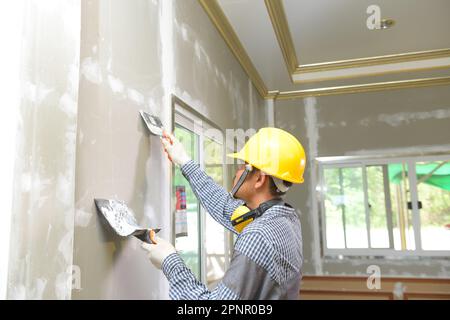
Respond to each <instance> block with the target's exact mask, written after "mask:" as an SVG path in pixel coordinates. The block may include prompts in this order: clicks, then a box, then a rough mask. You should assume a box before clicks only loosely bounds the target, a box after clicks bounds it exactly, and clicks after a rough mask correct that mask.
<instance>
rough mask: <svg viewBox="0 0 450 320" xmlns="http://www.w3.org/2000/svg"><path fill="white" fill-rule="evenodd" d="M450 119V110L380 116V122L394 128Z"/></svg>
mask: <svg viewBox="0 0 450 320" xmlns="http://www.w3.org/2000/svg"><path fill="white" fill-rule="evenodd" d="M447 118H450V109H439V110H433V111H430V112H411V113H409V112H400V113H395V114H380V115H379V116H378V121H380V122H384V123H387V124H388V125H390V126H392V127H398V126H400V125H402V124H409V123H411V122H415V121H418V120H427V119H438V120H442V119H447Z"/></svg>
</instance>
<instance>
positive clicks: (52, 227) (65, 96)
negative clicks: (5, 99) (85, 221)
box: [7, 0, 80, 299]
mask: <svg viewBox="0 0 450 320" xmlns="http://www.w3.org/2000/svg"><path fill="white" fill-rule="evenodd" d="M22 5H23V7H22V8H21V10H23V11H22V14H23V18H24V25H23V28H22V29H23V33H22V34H18V35H17V36H18V37H20V39H22V51H21V52H22V53H21V55H20V57H21V72H20V74H21V78H20V79H21V82H20V91H21V101H20V107H19V110H18V113H19V124H18V125H19V127H18V134H17V139H16V153H15V170H14V187H13V195H12V196H13V206H12V224H11V239H10V258H9V270H8V290H7V297H8V298H9V299H68V298H70V287H71V282H70V280H71V279H70V275H71V272H72V244H73V232H74V228H73V221H74V188H75V140H76V129H77V127H76V125H77V106H78V103H77V100H78V70H79V61H80V59H79V45H80V3H79V1H76V0H65V1H59V0H54V1H45V2H41V1H37V0H36V1H24V2H23V3H22ZM10 31H11V32H13V30H12V29H11V30H10ZM9 107H12V108H13V107H14V105H11V106H9ZM12 120H13V119H11V121H12Z"/></svg>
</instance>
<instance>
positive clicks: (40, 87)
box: [23, 82, 54, 104]
mask: <svg viewBox="0 0 450 320" xmlns="http://www.w3.org/2000/svg"><path fill="white" fill-rule="evenodd" d="M53 91H54V90H53V89H50V88H48V87H46V86H45V85H44V84H42V83H39V84H37V85H36V84H34V83H31V82H27V83H25V86H24V89H23V92H24V96H25V98H26V99H28V100H29V101H30V102H32V103H35V104H40V103H42V101H44V99H45V98H46V97H47V96H48V95H49V94H50V93H51V92H53Z"/></svg>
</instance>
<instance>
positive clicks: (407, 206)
mask: <svg viewBox="0 0 450 320" xmlns="http://www.w3.org/2000/svg"><path fill="white" fill-rule="evenodd" d="M318 161H319V172H320V180H319V181H320V182H319V186H318V188H317V191H318V196H319V201H320V210H321V223H322V226H323V228H322V230H323V231H322V242H323V247H324V253H325V255H334V254H337V255H390V254H394V255H397V254H406V255H438V256H439V255H442V256H448V255H449V254H450V156H434V157H433V156H427V157H411V158H395V159H394V158H391V159H383V160H379V159H377V158H374V159H368V158H364V159H363V158H356V157H355V158H352V157H346V158H319V159H318Z"/></svg>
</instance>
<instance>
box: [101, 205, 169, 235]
mask: <svg viewBox="0 0 450 320" xmlns="http://www.w3.org/2000/svg"><path fill="white" fill-rule="evenodd" d="M94 202H95V205H96V207H97V209H98V211H99V212H100V213H101V214H102V215H103V216H104V217H105V219H106V220H107V221H108V223H109V225H110V226H111V227H112V228H113V229H114V231H115V232H116V233H117V234H118V235H120V236H122V237H126V236H131V235H133V236H135V237H136V238H138V239H140V240H142V241H145V242H147V243H153V242H152V241H151V239H150V230H152V229H150V228H143V227H141V226H139V225H138V224H137V221H136V219H135V217H134V213H133V211H132V210H131V209H130V208H128V206H127V205H126V204H125V203H124V202H123V201H118V200H108V199H94ZM160 230H161V229H153V231H154V232H155V233H158V232H159V231H160Z"/></svg>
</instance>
